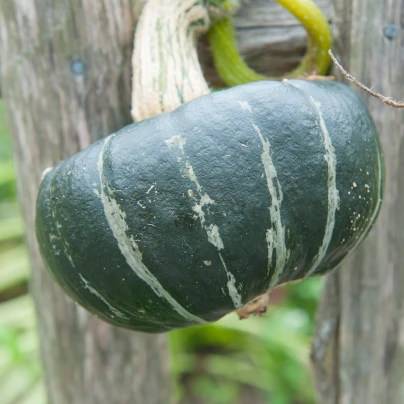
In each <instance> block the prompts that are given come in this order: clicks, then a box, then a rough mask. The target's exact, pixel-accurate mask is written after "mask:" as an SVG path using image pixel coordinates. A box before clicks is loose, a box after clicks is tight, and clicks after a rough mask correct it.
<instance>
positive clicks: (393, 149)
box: [312, 0, 404, 404]
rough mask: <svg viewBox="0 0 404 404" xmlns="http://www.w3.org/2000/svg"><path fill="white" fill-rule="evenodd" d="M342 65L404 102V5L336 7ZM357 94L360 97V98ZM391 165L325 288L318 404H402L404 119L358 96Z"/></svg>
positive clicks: (360, 0) (340, 0)
mask: <svg viewBox="0 0 404 404" xmlns="http://www.w3.org/2000/svg"><path fill="white" fill-rule="evenodd" d="M334 4H335V13H336V15H337V16H338V17H337V19H336V20H335V23H336V32H337V39H336V42H335V49H336V51H337V52H338V53H339V55H340V58H341V61H342V62H343V64H344V65H345V66H346V67H347V68H348V69H349V71H350V72H351V73H352V74H353V75H354V76H355V77H356V78H357V79H359V80H360V81H361V82H363V83H365V84H367V85H368V86H370V87H374V89H375V90H376V91H378V92H380V93H382V94H383V95H386V96H390V97H392V98H396V99H403V98H404V70H403V66H404V25H403V24H404V23H403V15H404V14H403V13H404V2H403V1H393V2H391V1H387V0H386V1H383V0H354V1H351V0H350V1H344V0H334ZM358 91H360V90H358ZM361 97H362V98H363V99H365V100H366V102H367V104H368V106H369V108H370V110H371V113H372V115H373V118H374V120H375V123H376V126H377V128H378V130H379V134H380V138H381V142H382V145H383V149H384V155H385V162H386V173H387V175H386V188H385V196H384V202H383V208H382V211H381V213H380V217H379V219H378V221H377V223H376V226H375V228H374V229H373V230H372V232H371V234H370V235H369V237H368V239H367V240H366V242H365V243H364V244H363V246H361V247H360V249H359V251H357V252H356V253H355V254H353V255H352V257H351V258H350V260H349V262H347V263H346V264H344V265H343V267H342V268H341V269H340V270H339V271H338V272H337V273H334V274H332V275H331V276H330V277H329V279H328V280H327V284H326V288H325V290H324V292H323V298H322V302H321V305H320V311H319V316H318V324H317V331H316V336H315V339H314V343H313V352H312V356H313V360H314V364H315V374H316V382H317V389H318V393H319V394H318V397H319V403H327V404H328V403H341V404H342V403H343V404H351V403H355V404H365V403H366V404H376V403H377V404H380V403H386V404H399V403H403V402H404V388H403V386H404V339H403V337H402V336H403V333H404V328H403V327H404V312H403V304H404V253H403V245H404V231H403V228H404V215H403V206H404V182H403V180H402V178H403V174H402V173H403V170H404V141H403V140H404V114H403V111H402V110H396V109H393V108H391V107H388V106H385V105H383V104H382V103H381V102H380V101H378V100H377V99H375V98H372V97H370V96H369V95H367V94H366V93H364V92H361Z"/></svg>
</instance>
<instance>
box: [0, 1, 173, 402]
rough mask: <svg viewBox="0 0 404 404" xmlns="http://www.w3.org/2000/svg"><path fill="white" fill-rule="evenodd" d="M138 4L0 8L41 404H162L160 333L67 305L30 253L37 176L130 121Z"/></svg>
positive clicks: (165, 384) (165, 386) (7, 4)
mask: <svg viewBox="0 0 404 404" xmlns="http://www.w3.org/2000/svg"><path fill="white" fill-rule="evenodd" d="M142 3H143V2H142V1H139V0H123V1H119V2H116V1H110V0H103V1H99V0H90V1H89V0H86V1H75V2H65V1H59V0H58V1H56V2H55V1H48V0H41V1H33V0H27V1H20V2H15V1H11V0H5V1H2V2H1V4H0V26H1V33H0V43H1V48H0V49H1V60H2V64H1V68H2V72H1V76H2V91H3V96H4V98H5V100H6V105H7V109H8V115H9V119H10V126H11V130H12V134H13V138H14V151H15V161H16V167H17V175H18V189H19V198H20V202H21V207H22V212H23V216H24V220H25V224H26V235H27V243H28V246H29V249H30V253H31V262H32V267H33V272H32V287H31V290H32V292H33V295H34V298H35V304H36V312H37V317H38V330H39V334H40V340H41V351H42V359H43V363H44V368H45V376H46V384H47V389H48V396H49V402H50V403H58V404H59V403H60V404H64V403H122V404H125V403H150V404H151V403H163V402H164V403H167V402H169V396H170V391H171V377H170V372H169V362H168V355H167V346H166V336H165V335H159V336H155V335H147V334H140V333H133V332H129V331H126V330H122V329H119V328H115V327H112V326H110V325H107V324H106V323H104V322H102V321H100V320H98V319H97V318H95V317H93V316H91V315H89V314H88V313H87V312H86V311H84V310H83V309H81V308H79V307H78V306H77V305H75V304H74V303H73V302H72V301H71V300H70V299H69V298H67V297H66V296H65V295H64V294H63V293H62V292H61V290H60V289H59V287H58V286H57V285H56V283H54V282H53V280H52V279H50V277H49V275H48V274H47V272H45V269H44V267H43V264H42V260H41V258H40V256H39V254H38V250H37V244H36V240H35V236H34V209H35V199H36V193H37V186H38V183H39V180H40V177H41V172H42V170H43V169H44V168H46V167H47V166H52V165H54V164H55V163H56V162H57V161H58V160H60V159H63V158H66V157H67V156H69V155H71V154H73V153H74V152H76V151H78V150H79V149H82V148H84V147H86V146H88V145H89V144H90V143H91V142H93V141H95V140H96V139H98V138H99V137H101V136H104V135H106V134H108V133H110V132H112V131H114V130H116V129H118V128H120V127H122V126H124V125H126V124H128V123H130V122H131V117H130V92H131V65H130V60H131V54H132V46H133V33H134V27H135V23H136V20H137V18H138V15H139V13H140V10H141V6H142Z"/></svg>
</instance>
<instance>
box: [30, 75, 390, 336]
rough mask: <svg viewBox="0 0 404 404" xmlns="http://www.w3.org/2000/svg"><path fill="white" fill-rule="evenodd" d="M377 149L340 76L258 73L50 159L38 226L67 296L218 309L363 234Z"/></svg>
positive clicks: (215, 313)
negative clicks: (318, 78)
mask: <svg viewBox="0 0 404 404" xmlns="http://www.w3.org/2000/svg"><path fill="white" fill-rule="evenodd" d="M382 191H383V162H382V154H381V150H380V145H379V141H378V137H377V134H376V131H375V127H374V124H373V122H372V119H371V117H370V116H369V113H368V111H367V109H366V107H365V105H364V104H363V103H362V102H361V100H360V99H359V97H358V96H357V95H356V94H355V93H354V92H353V91H352V90H350V89H349V88H348V87H347V86H345V85H343V84H341V83H336V82H307V81H298V80H291V81H284V82H272V81H267V82H257V83H252V84H247V85H243V86H238V87H235V88H232V89H228V90H224V91H220V92H216V93H213V94H209V95H206V96H203V97H201V98H198V99H196V100H194V101H191V102H189V103H187V104H184V105H183V106H181V107H180V108H178V109H177V110H175V111H173V112H171V113H167V114H161V115H158V116H156V117H154V118H151V119H147V120H145V121H142V122H140V123H136V124H132V125H129V126H127V127H125V128H123V129H121V130H120V131H118V132H117V133H115V134H113V135H111V136H109V137H106V138H104V139H102V140H100V141H98V142H96V143H95V144H93V145H91V146H90V147H88V148H87V149H86V150H84V151H82V152H79V153H77V154H75V155H74V156H72V157H71V158H69V159H67V160H65V161H62V162H61V163H59V164H58V165H57V166H56V167H55V168H54V169H53V170H51V171H50V172H49V173H48V174H47V175H46V176H45V178H44V180H43V182H42V184H41V187H40V191H39V195H38V201H37V219H36V227H37V237H38V240H39V246H40V250H41V253H42V256H43V258H44V260H45V262H46V264H47V267H48V268H49V271H50V272H51V274H52V275H53V276H54V278H55V279H56V280H57V281H58V282H59V283H60V285H61V286H62V287H63V289H64V290H65V291H66V292H67V293H68V294H69V295H70V296H71V297H72V298H73V299H74V300H76V301H77V302H78V303H80V304H81V305H82V306H84V307H85V308H87V309H88V310H89V311H91V312H92V313H94V314H96V315H98V316H99V317H101V318H103V319H104V320H106V321H108V322H110V323H113V324H116V325H118V326H122V327H127V328H131V329H134V330H139V331H147V332H163V331H169V330H172V329H175V328H179V327H186V326H190V325H194V324H198V323H204V322H210V321H215V320H217V319H219V318H220V317H222V316H223V315H225V314H226V313H228V312H230V311H233V310H235V309H236V308H239V307H241V306H242V305H244V304H246V303H247V302H248V301H250V300H251V299H253V298H254V297H256V296H258V295H260V294H262V293H264V292H266V291H268V290H270V289H272V288H274V287H275V286H277V285H279V284H282V283H285V282H288V281H292V280H296V279H301V278H304V277H307V276H313V275H320V274H324V273H326V272H328V271H330V270H331V269H333V268H335V267H336V266H338V264H340V262H341V261H342V259H343V258H344V257H345V256H347V254H348V253H349V252H350V251H352V250H353V249H354V248H355V247H356V246H357V245H358V244H359V243H360V242H361V241H362V240H363V238H364V237H365V236H366V234H367V233H368V232H369V229H370V228H371V226H372V224H373V222H374V220H375V218H376V216H377V213H378V211H379V209H380V205H381V199H382Z"/></svg>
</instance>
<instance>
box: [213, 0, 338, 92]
mask: <svg viewBox="0 0 404 404" xmlns="http://www.w3.org/2000/svg"><path fill="white" fill-rule="evenodd" d="M278 2H279V3H280V4H281V5H283V6H284V7H285V8H286V9H287V10H288V11H290V12H291V13H292V14H293V15H294V16H295V17H296V18H297V19H298V20H299V21H300V22H301V23H302V25H303V26H304V28H305V29H306V31H307V34H308V44H307V52H306V55H305V56H304V58H303V59H302V61H301V63H300V64H299V66H298V67H297V68H296V69H294V70H293V71H291V72H289V73H286V74H284V75H282V76H281V77H274V78H271V79H284V78H296V77H302V76H305V75H324V74H326V72H327V70H328V67H329V65H330V57H329V55H328V50H329V49H330V48H331V44H332V36H331V30H330V27H329V25H328V22H327V19H326V18H325V16H324V15H323V14H322V12H321V11H320V9H319V8H318V7H317V6H316V5H315V4H314V3H313V1H311V0H300V1H296V0H278ZM208 36H209V42H210V46H211V50H212V56H213V60H214V63H215V67H216V70H217V72H218V74H219V76H220V77H221V78H222V80H223V81H224V82H225V84H226V85H228V86H230V87H232V86H236V85H239V84H245V83H251V82H253V81H260V80H268V79H270V78H269V77H267V76H264V75H262V74H259V73H257V72H255V71H254V70H252V69H251V68H250V67H248V66H247V65H246V63H245V62H244V60H243V59H242V57H241V55H240V53H239V50H238V48H237V43H236V40H235V35H234V29H233V23H232V19H231V18H230V17H227V18H222V19H219V20H217V21H215V22H214V23H213V24H212V25H211V28H210V30H209V34H208Z"/></svg>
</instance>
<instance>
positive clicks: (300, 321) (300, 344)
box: [0, 101, 321, 404]
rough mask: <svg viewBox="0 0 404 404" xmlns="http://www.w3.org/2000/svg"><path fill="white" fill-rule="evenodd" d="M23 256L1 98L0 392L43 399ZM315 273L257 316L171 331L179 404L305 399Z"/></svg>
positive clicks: (29, 403) (17, 400) (8, 402)
mask: <svg viewBox="0 0 404 404" xmlns="http://www.w3.org/2000/svg"><path fill="white" fill-rule="evenodd" d="M28 276H29V262H28V255H27V250H26V248H25V246H24V244H23V224H22V220H21V217H20V215H19V211H18V206H17V201H16V189H15V183H14V167H13V162H12V151H11V141H10V138H9V135H8V132H7V129H6V124H5V116H4V105H3V103H2V102H1V101H0V397H1V403H2V404H22V403H24V404H25V403H26V404H43V403H46V398H45V389H44V384H43V378H42V373H41V366H40V360H39V351H38V339H37V336H36V330H35V315H34V308H33V302H32V299H31V297H30V295H29V294H28V287H27V284H28V283H27V279H28ZM320 289H321V280H320V279H310V280H306V281H305V282H301V283H298V284H292V285H288V286H286V287H283V288H279V289H277V290H276V291H275V292H274V293H273V295H272V303H271V305H270V306H269V308H268V313H267V314H266V315H265V316H264V317H263V318H250V319H248V320H244V321H239V320H238V317H237V316H236V315H229V316H227V317H225V318H224V319H222V320H221V321H219V322H217V323H215V324H213V325H208V326H199V327H192V328H189V329H186V330H180V331H175V332H172V333H171V334H170V344H171V349H172V368H173V372H174V374H175V376H176V390H177V396H178V400H179V401H180V403H181V404H187V403H193V404H244V403H248V404H261V403H262V404H312V403H314V396H313V394H314V391H313V387H312V382H311V371H310V363H309V349H310V338H311V334H312V330H313V318H314V312H315V307H316V304H317V301H318V297H319V293H320Z"/></svg>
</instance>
